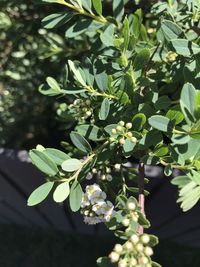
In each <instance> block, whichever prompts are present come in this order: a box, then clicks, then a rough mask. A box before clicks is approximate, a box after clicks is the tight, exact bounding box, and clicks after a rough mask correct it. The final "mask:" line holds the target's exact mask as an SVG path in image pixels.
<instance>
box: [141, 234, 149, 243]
mask: <svg viewBox="0 0 200 267" xmlns="http://www.w3.org/2000/svg"><path fill="white" fill-rule="evenodd" d="M141 241H142V243H143V244H148V243H149V241H150V237H149V236H148V235H146V234H144V235H143V236H142V237H141Z"/></svg>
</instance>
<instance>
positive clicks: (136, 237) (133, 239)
mask: <svg viewBox="0 0 200 267" xmlns="http://www.w3.org/2000/svg"><path fill="white" fill-rule="evenodd" d="M138 241H139V237H138V236H137V235H132V236H131V242H132V243H133V244H137V242H138Z"/></svg>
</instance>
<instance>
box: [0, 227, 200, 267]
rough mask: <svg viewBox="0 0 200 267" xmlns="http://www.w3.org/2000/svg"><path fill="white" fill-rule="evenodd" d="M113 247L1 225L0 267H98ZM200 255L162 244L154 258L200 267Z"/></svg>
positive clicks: (98, 240)
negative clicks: (99, 262)
mask: <svg viewBox="0 0 200 267" xmlns="http://www.w3.org/2000/svg"><path fill="white" fill-rule="evenodd" d="M113 244H114V240H113V239H112V238H110V237H99V236H98V235H96V236H87V235H80V234H68V233H63V232H59V231H56V230H42V229H39V228H38V229H37V228H24V227H19V226H9V225H0V266H1V267H95V266H96V264H95V259H96V258H97V257H98V256H101V255H106V254H107V253H108V252H109V251H110V250H111V248H112V246H113ZM199 252H200V249H198V248H187V247H183V246H180V245H177V244H175V243H171V242H167V241H161V243H160V245H159V246H158V247H157V249H156V253H155V258H156V260H158V261H159V262H160V263H161V264H162V266H163V267H199V266H200V253H199Z"/></svg>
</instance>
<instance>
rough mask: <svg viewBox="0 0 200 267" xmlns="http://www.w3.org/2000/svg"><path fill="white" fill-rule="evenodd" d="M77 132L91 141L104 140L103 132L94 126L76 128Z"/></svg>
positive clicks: (85, 125)
mask: <svg viewBox="0 0 200 267" xmlns="http://www.w3.org/2000/svg"><path fill="white" fill-rule="evenodd" d="M76 130H77V132H78V133H79V134H80V135H82V136H84V137H85V138H87V139H89V140H92V141H100V140H104V139H105V137H104V135H103V131H102V130H101V129H100V128H99V127H97V126H96V125H90V124H83V125H78V126H77V127H76Z"/></svg>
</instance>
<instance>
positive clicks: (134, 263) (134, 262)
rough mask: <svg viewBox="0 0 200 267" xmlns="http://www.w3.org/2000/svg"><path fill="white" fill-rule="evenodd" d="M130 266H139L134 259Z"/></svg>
mask: <svg viewBox="0 0 200 267" xmlns="http://www.w3.org/2000/svg"><path fill="white" fill-rule="evenodd" d="M130 264H131V266H136V265H137V261H136V259H134V258H133V259H131V261H130Z"/></svg>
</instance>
